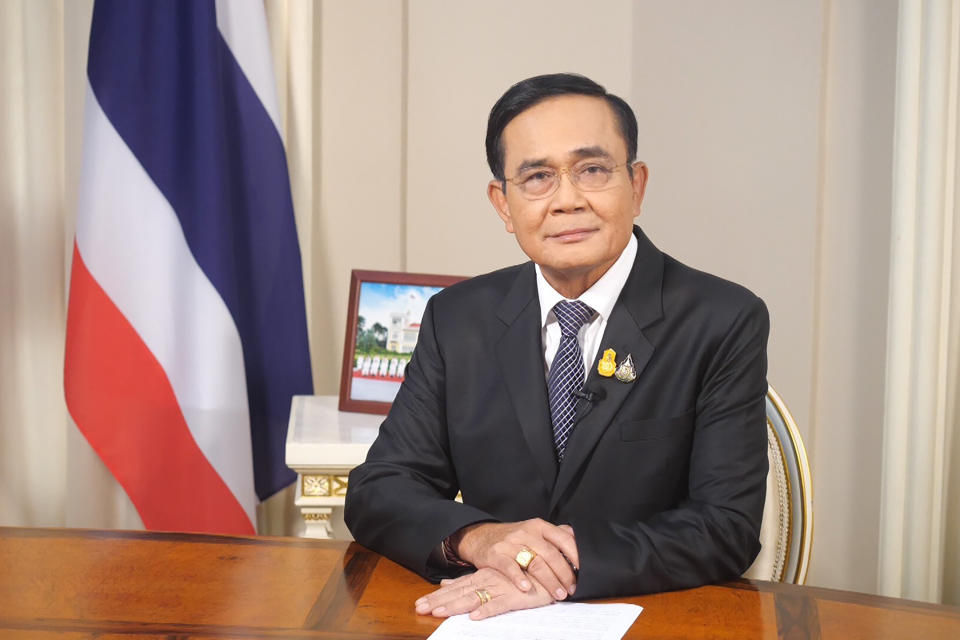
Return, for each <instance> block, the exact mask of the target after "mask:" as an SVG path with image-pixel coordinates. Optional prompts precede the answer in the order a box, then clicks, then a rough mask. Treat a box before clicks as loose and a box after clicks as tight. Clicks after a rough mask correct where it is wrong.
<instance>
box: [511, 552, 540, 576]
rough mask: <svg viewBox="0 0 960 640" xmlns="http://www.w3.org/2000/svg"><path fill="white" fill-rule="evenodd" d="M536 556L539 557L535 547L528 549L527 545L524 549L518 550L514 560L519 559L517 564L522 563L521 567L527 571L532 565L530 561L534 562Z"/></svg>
mask: <svg viewBox="0 0 960 640" xmlns="http://www.w3.org/2000/svg"><path fill="white" fill-rule="evenodd" d="M536 557H537V553H536V551H534V550H533V549H527V548H526V547H524V548H523V549H520V551H519V552H517V556H516V557H515V558H514V560H516V561H517V564H518V565H520V568H521V569H523V570H524V571H526V570H527V567H529V566H530V563H531V562H533V559H534V558H536Z"/></svg>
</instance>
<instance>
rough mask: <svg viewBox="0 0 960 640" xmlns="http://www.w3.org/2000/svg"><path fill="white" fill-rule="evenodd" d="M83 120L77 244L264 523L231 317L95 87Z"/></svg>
mask: <svg viewBox="0 0 960 640" xmlns="http://www.w3.org/2000/svg"><path fill="white" fill-rule="evenodd" d="M84 117H85V129H84V131H85V136H86V137H85V139H84V147H83V165H82V166H83V170H82V171H83V175H82V176H81V180H80V193H79V199H78V200H79V207H78V208H79V211H78V215H77V247H78V250H79V251H80V254H81V256H82V257H83V260H84V262H85V263H86V265H87V268H88V269H89V271H90V273H91V275H92V276H93V278H94V279H95V280H96V281H97V282H98V284H99V285H100V286H101V287H102V288H103V289H104V291H105V292H106V294H107V295H108V296H109V297H110V299H111V300H112V301H113V303H114V304H115V305H116V306H117V308H118V309H119V310H120V312H121V313H123V315H124V316H125V317H126V318H127V320H128V321H129V322H130V324H132V325H133V327H134V329H135V330H136V331H137V333H138V334H139V335H140V337H141V338H142V339H143V341H144V343H145V344H146V345H147V347H148V348H149V349H150V351H151V352H152V353H153V355H154V357H155V358H156V359H157V361H158V362H159V363H160V366H161V367H163V369H164V371H165V372H166V376H167V379H168V380H169V381H170V385H171V386H172V387H173V391H174V394H175V395H176V397H177V402H178V403H179V405H180V409H181V411H182V412H183V416H184V418H185V420H186V423H187V426H188V427H189V428H190V433H191V434H192V436H193V439H194V440H195V441H196V443H197V445H198V446H199V448H200V450H201V451H202V452H203V454H204V456H206V458H207V460H208V461H209V462H210V464H211V465H212V466H213V468H214V469H215V470H216V472H217V473H218V474H219V475H220V477H221V478H222V479H223V481H224V483H225V484H226V485H227V486H228V487H229V488H230V490H231V491H232V492H233V495H234V496H235V497H236V498H237V501H238V502H239V503H240V504H241V505H242V506H243V509H244V511H245V512H246V513H247V514H248V516H249V517H250V521H251V523H252V524H253V525H254V526H256V504H257V499H256V494H255V492H254V487H253V455H252V450H251V444H250V418H249V410H248V406H247V387H246V378H245V374H244V362H243V352H242V350H241V344H240V336H239V334H238V332H237V328H236V326H235V324H234V322H233V318H232V317H231V315H230V312H229V311H228V310H227V307H226V305H225V304H224V303H223V300H222V299H221V298H220V296H219V294H218V293H217V291H216V289H214V287H213V285H212V284H211V283H210V281H209V280H208V279H207V276H206V274H204V273H203V271H202V270H201V269H200V267H199V265H198V264H197V262H196V260H195V259H194V257H193V254H192V253H191V252H190V248H189V246H188V245H187V242H186V239H185V238H184V235H183V230H182V229H181V227H180V222H179V220H178V218H177V216H176V214H175V213H174V211H173V209H172V208H171V206H170V203H169V202H168V201H167V200H166V199H165V198H164V197H163V194H162V193H161V192H160V190H159V189H158V188H157V186H156V185H155V184H154V183H153V181H152V180H151V179H150V176H149V175H147V173H146V172H145V171H144V169H143V167H142V166H141V164H140V163H139V161H138V160H137V159H136V157H134V155H133V153H132V152H131V151H130V149H129V148H128V147H127V145H126V143H124V141H123V140H122V138H121V137H120V135H119V134H118V133H117V131H116V129H115V128H114V127H113V125H112V124H111V123H110V121H109V120H108V119H107V116H106V114H105V113H104V112H103V109H102V108H101V106H100V103H99V102H98V101H97V99H96V96H95V95H94V93H93V91H92V90H91V88H90V85H89V84H88V85H87V100H86V110H85V115H84ZM158 455H162V452H158Z"/></svg>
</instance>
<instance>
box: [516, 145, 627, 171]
mask: <svg viewBox="0 0 960 640" xmlns="http://www.w3.org/2000/svg"><path fill="white" fill-rule="evenodd" d="M570 155H572V156H573V157H575V158H576V159H578V160H583V159H584V158H609V159H612V158H613V156H612V155H610V152H609V151H607V150H606V149H604V148H603V147H601V146H597V145H595V146H592V147H580V148H579V149H574V150H573V151H572V152H571V153H570ZM550 166H552V165H551V164H550V162H549V161H548V160H547V159H546V158H534V159H532V160H524V161H523V162H521V163H520V166H519V167H517V173H523V172H524V171H527V170H528V169H536V168H539V167H550Z"/></svg>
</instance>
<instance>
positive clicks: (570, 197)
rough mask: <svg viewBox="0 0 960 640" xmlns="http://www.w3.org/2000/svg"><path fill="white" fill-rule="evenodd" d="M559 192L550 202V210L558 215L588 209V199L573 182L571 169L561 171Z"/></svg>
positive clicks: (558, 179)
mask: <svg viewBox="0 0 960 640" xmlns="http://www.w3.org/2000/svg"><path fill="white" fill-rule="evenodd" d="M557 181H558V183H557V190H556V192H555V193H554V194H553V198H552V200H551V202H550V208H551V210H552V211H556V212H557V213H563V212H567V211H580V210H581V209H584V208H586V206H587V199H586V198H585V197H584V195H583V191H581V190H580V189H579V188H578V187H577V185H576V184H575V183H574V182H573V175H572V174H571V173H570V170H569V169H566V168H564V169H561V171H560V173H559V175H558V176H557Z"/></svg>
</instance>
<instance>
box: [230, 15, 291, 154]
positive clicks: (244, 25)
mask: <svg viewBox="0 0 960 640" xmlns="http://www.w3.org/2000/svg"><path fill="white" fill-rule="evenodd" d="M216 9H217V28H218V29H219V30H220V35H222V36H223V39H224V40H225V41H226V43H227V46H228V47H230V52H231V53H233V57H234V58H236V60H237V63H238V64H239V65H240V69H242V70H243V74H244V75H245V76H246V77H247V81H248V82H249V83H250V84H251V85H252V86H253V90H254V91H255V92H256V94H257V97H258V98H260V103H261V104H263V108H264V109H266V110H267V113H268V114H269V115H270V119H271V120H273V126H274V127H276V128H277V135H280V132H281V131H283V129H281V128H280V109H279V108H278V107H277V89H276V86H277V85H276V84H275V82H274V78H273V67H272V66H271V64H270V61H271V60H272V59H273V57H272V56H271V55H270V37H269V34H268V33H267V21H266V19H265V16H264V11H263V0H216ZM282 137H283V136H281V138H282Z"/></svg>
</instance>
